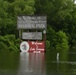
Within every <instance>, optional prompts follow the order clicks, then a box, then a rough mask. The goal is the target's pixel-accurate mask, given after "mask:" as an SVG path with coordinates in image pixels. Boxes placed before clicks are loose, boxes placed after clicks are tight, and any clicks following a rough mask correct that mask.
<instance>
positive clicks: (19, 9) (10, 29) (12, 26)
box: [0, 0, 35, 35]
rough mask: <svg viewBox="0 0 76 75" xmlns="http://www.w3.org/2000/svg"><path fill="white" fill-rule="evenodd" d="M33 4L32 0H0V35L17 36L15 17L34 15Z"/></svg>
mask: <svg viewBox="0 0 76 75" xmlns="http://www.w3.org/2000/svg"><path fill="white" fill-rule="evenodd" d="M34 4H35V2H34V0H12V1H10V0H0V34H1V35H6V34H15V35H17V34H18V31H17V16H18V15H20V14H26V15H32V14H34V11H35V8H34ZM15 32H16V33H15Z"/></svg>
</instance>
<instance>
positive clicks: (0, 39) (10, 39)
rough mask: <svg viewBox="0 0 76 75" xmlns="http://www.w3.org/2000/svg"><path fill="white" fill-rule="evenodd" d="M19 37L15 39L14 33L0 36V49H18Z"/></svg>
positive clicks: (16, 50)
mask: <svg viewBox="0 0 76 75" xmlns="http://www.w3.org/2000/svg"><path fill="white" fill-rule="evenodd" d="M20 42H21V40H20V39H16V38H15V35H6V36H0V50H2V51H3V50H6V51H15V52H18V51H19V46H20Z"/></svg>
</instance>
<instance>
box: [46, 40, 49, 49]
mask: <svg viewBox="0 0 76 75" xmlns="http://www.w3.org/2000/svg"><path fill="white" fill-rule="evenodd" d="M47 49H50V41H48V40H47V41H46V50H47Z"/></svg>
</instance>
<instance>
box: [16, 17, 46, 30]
mask: <svg viewBox="0 0 76 75" xmlns="http://www.w3.org/2000/svg"><path fill="white" fill-rule="evenodd" d="M46 28H47V23H46V16H18V17H17V29H46Z"/></svg>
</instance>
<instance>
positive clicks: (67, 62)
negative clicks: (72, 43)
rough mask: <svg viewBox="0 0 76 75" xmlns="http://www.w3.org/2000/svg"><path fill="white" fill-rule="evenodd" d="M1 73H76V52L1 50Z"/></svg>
mask: <svg viewBox="0 0 76 75" xmlns="http://www.w3.org/2000/svg"><path fill="white" fill-rule="evenodd" d="M0 75H76V53H69V52H60V53H57V52H55V53H54V52H51V53H22V52H21V53H14V52H9V53H4V52H0Z"/></svg>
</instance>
